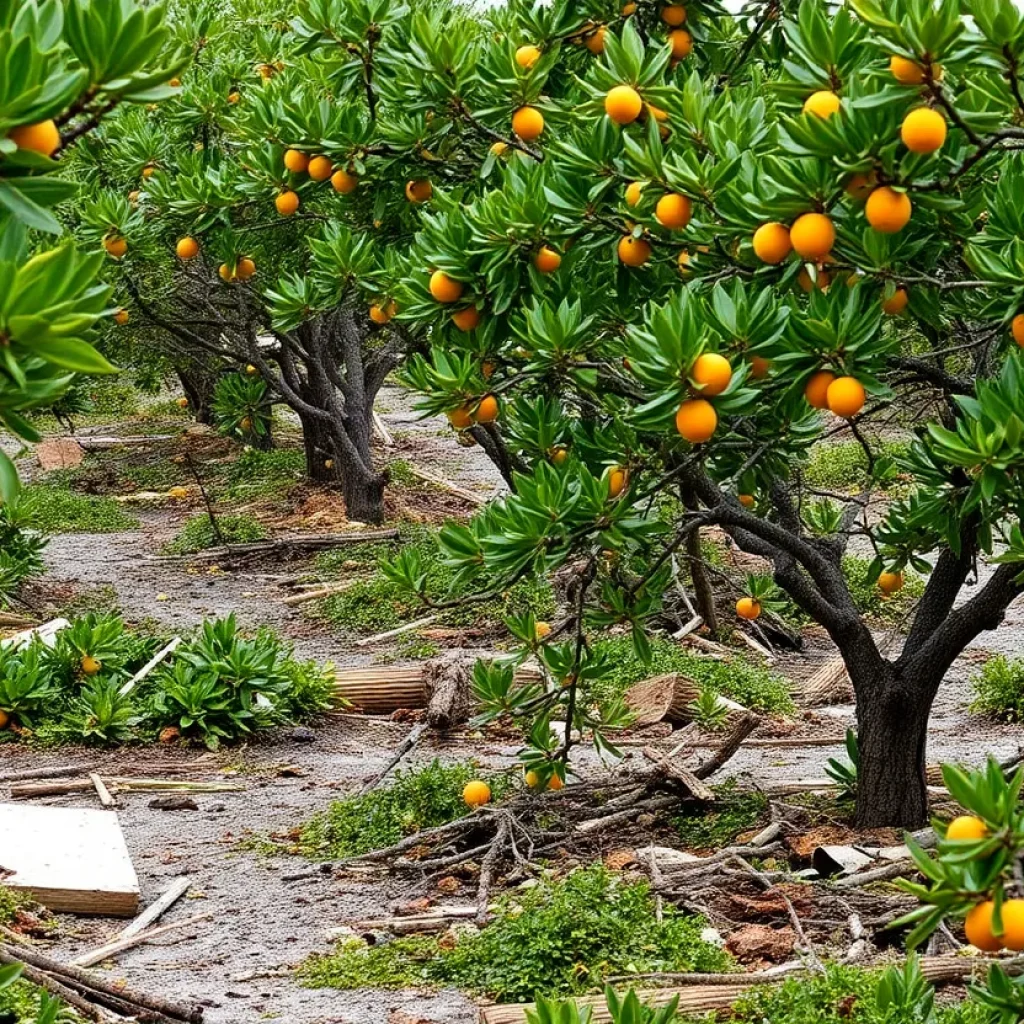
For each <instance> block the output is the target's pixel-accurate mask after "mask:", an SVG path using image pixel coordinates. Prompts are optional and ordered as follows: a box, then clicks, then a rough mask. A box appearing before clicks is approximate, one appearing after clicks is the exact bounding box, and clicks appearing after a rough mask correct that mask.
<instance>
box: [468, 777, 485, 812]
mask: <svg viewBox="0 0 1024 1024" xmlns="http://www.w3.org/2000/svg"><path fill="white" fill-rule="evenodd" d="M462 799H463V800H465V801H466V805H467V806H468V807H473V808H476V807H483V805H484V804H489V803H490V802H491V787H490V786H488V785H487V783H486V782H481V781H480V780H479V779H474V780H473V781H472V782H467V783H466V785H465V788H464V789H463V790H462Z"/></svg>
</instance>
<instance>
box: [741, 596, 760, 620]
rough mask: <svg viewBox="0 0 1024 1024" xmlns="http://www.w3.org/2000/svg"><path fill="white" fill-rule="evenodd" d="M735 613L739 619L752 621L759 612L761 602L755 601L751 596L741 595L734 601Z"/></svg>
mask: <svg viewBox="0 0 1024 1024" xmlns="http://www.w3.org/2000/svg"><path fill="white" fill-rule="evenodd" d="M736 614H737V615H738V616H739V617H740V618H741V619H747V620H748V621H749V622H753V621H754V619H756V618H757V617H758V616H759V615H760V614H761V602H760V601H755V600H754V599H753V598H752V597H741V598H740V599H739V600H738V601H737V602H736Z"/></svg>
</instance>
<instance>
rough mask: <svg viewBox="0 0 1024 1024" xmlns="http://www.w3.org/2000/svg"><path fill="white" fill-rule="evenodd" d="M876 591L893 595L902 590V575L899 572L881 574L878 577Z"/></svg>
mask: <svg viewBox="0 0 1024 1024" xmlns="http://www.w3.org/2000/svg"><path fill="white" fill-rule="evenodd" d="M878 589H879V590H880V591H881V592H882V593H883V594H895V593H896V591H898V590H902V589H903V573H901V572H883V573H882V574H881V575H880V576H879V577H878Z"/></svg>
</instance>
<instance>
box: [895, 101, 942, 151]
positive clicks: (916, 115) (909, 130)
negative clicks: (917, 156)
mask: <svg viewBox="0 0 1024 1024" xmlns="http://www.w3.org/2000/svg"><path fill="white" fill-rule="evenodd" d="M900 138H901V139H902V140H903V145H904V146H906V147H907V149H909V150H910V152H911V153H934V152H935V151H936V150H938V149H942V145H943V143H944V142H945V141H946V119H945V118H944V117H943V116H942V115H941V114H940V113H939V112H938V111H937V110H933V109H932V108H931V107H918V108H917V110H912V111H910V113H909V114H907V116H906V117H905V118H903V124H902V125H900Z"/></svg>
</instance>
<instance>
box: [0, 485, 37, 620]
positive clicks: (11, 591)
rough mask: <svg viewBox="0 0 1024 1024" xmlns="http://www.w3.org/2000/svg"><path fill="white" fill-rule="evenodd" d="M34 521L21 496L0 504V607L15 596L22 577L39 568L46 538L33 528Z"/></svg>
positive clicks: (23, 578) (22, 581)
mask: <svg viewBox="0 0 1024 1024" xmlns="http://www.w3.org/2000/svg"><path fill="white" fill-rule="evenodd" d="M34 525H35V520H34V517H33V515H32V510H31V507H30V506H29V504H28V503H27V502H26V501H25V499H24V498H23V497H20V498H18V499H16V500H15V501H12V502H6V503H4V504H0V608H4V607H7V606H8V605H9V604H10V603H11V601H12V600H13V599H14V598H15V597H17V595H18V591H19V590H20V589H21V585H22V584H23V583H25V581H26V580H30V579H32V577H34V576H38V575H39V574H40V573H41V572H42V571H43V549H44V548H45V547H46V539H45V538H44V537H41V536H40V535H39V534H38V533H37V532H35V531H34V530H33V526H34Z"/></svg>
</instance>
